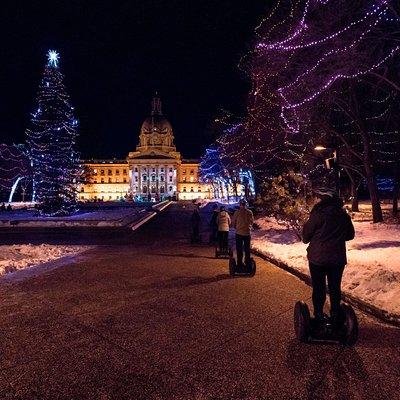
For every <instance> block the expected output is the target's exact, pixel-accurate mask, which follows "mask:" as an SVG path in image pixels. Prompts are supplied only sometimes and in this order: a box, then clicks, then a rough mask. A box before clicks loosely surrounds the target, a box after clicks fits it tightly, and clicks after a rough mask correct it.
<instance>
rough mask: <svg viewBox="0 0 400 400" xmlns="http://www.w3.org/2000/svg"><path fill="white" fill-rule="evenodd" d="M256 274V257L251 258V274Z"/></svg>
mask: <svg viewBox="0 0 400 400" xmlns="http://www.w3.org/2000/svg"><path fill="white" fill-rule="evenodd" d="M255 274H256V261H255V260H254V258H251V259H250V273H249V276H254V275H255Z"/></svg>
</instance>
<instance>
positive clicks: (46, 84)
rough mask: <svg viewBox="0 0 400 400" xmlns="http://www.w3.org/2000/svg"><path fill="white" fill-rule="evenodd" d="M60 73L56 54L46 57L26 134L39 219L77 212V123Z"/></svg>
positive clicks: (50, 53) (34, 197) (51, 53)
mask: <svg viewBox="0 0 400 400" xmlns="http://www.w3.org/2000/svg"><path fill="white" fill-rule="evenodd" d="M63 79H64V77H63V75H62V73H61V72H60V69H59V54H58V53H57V52H56V51H54V50H49V52H48V53H47V64H46V66H45V68H44V72H43V75H42V79H41V82H40V85H39V91H38V96H37V107H36V110H35V112H33V113H32V118H31V124H30V127H29V129H27V131H26V135H27V144H28V148H29V153H30V156H31V163H32V169H33V200H34V201H36V202H37V204H38V209H39V212H40V213H41V214H42V215H49V216H52V215H66V214H70V213H71V212H73V211H74V210H75V209H76V183H77V177H78V173H79V156H78V152H77V151H76V140H77V128H78V121H77V120H76V119H75V117H74V108H73V107H71V105H70V100H69V96H68V94H67V93H66V90H65V86H64V83H63Z"/></svg>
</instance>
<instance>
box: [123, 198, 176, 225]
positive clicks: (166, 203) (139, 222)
mask: <svg viewBox="0 0 400 400" xmlns="http://www.w3.org/2000/svg"><path fill="white" fill-rule="evenodd" d="M171 204H172V201H169V200H166V201H163V202H161V203H158V204H156V205H154V206H152V207H151V208H152V209H153V210H154V211H148V213H149V214H147V215H145V216H144V217H143V218H140V219H139V220H137V221H135V222H134V223H133V224H132V225H130V226H129V227H130V229H132V231H136V229H139V228H140V227H141V226H142V225H144V224H145V223H146V222H148V221H150V220H151V219H153V218H154V217H155V216H156V215H157V214H158V213H160V212H161V211H163V210H165V209H166V208H167V207H168V206H169V205H171Z"/></svg>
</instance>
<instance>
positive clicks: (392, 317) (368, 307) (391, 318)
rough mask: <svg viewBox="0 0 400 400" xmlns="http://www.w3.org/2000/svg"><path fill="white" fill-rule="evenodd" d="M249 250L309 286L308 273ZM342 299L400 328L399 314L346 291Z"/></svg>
mask: <svg viewBox="0 0 400 400" xmlns="http://www.w3.org/2000/svg"><path fill="white" fill-rule="evenodd" d="M251 251H252V253H253V254H255V255H256V256H258V257H260V258H262V259H263V260H266V261H269V262H270V263H271V264H274V265H275V266H277V267H278V268H281V269H283V270H285V271H286V272H289V273H290V274H292V275H294V276H296V277H297V278H299V279H300V280H302V281H303V282H304V283H306V284H307V285H309V286H311V278H310V277H309V276H308V275H306V274H304V273H303V272H300V271H299V270H297V269H296V268H293V267H290V266H289V265H287V264H285V263H283V262H282V261H279V260H276V259H275V258H273V257H271V256H268V255H266V254H264V253H262V252H260V251H259V250H255V249H251ZM342 299H343V301H345V302H346V303H349V304H351V305H353V306H355V307H357V308H358V309H360V310H361V311H363V312H365V313H366V314H369V315H372V316H373V317H375V318H377V319H379V320H380V321H382V322H386V323H388V324H390V325H394V326H396V327H399V328H400V315H398V314H392V313H389V312H387V311H385V310H381V309H380V308H378V307H376V306H374V305H372V304H370V303H367V302H366V301H363V300H360V299H358V298H356V297H354V296H352V295H351V294H348V293H342Z"/></svg>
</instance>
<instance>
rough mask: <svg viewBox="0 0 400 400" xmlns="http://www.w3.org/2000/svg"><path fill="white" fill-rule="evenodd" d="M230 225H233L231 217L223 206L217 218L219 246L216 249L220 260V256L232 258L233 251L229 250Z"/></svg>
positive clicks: (216, 254)
mask: <svg viewBox="0 0 400 400" xmlns="http://www.w3.org/2000/svg"><path fill="white" fill-rule="evenodd" d="M230 223H231V217H230V216H229V214H228V212H227V211H226V210H225V207H224V206H221V207H220V211H219V213H218V217H217V224H218V245H217V247H216V248H215V257H216V258H218V257H219V256H225V257H232V250H231V249H230V248H228V238H229V225H230Z"/></svg>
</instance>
